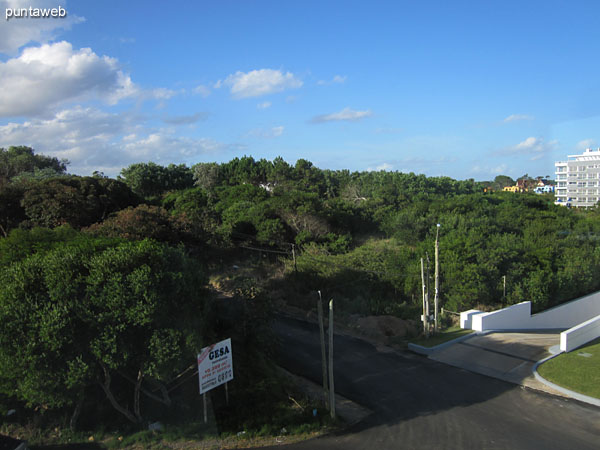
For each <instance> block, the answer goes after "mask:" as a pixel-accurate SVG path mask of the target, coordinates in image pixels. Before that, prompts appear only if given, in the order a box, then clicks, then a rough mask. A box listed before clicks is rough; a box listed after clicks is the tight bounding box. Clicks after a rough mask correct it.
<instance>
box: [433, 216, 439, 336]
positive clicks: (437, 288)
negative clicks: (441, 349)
mask: <svg viewBox="0 0 600 450" xmlns="http://www.w3.org/2000/svg"><path fill="white" fill-rule="evenodd" d="M439 234H440V224H439V223H438V224H437V227H436V230H435V299H434V303H435V305H434V306H435V313H434V314H435V315H434V321H435V322H434V327H433V329H434V331H435V332H436V333H437V332H438V326H439V324H438V307H439V300H440V244H439V242H438V238H439Z"/></svg>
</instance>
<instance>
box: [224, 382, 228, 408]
mask: <svg viewBox="0 0 600 450" xmlns="http://www.w3.org/2000/svg"><path fill="white" fill-rule="evenodd" d="M228 384H229V382H227V383H225V404H226V405H227V406H229V386H228Z"/></svg>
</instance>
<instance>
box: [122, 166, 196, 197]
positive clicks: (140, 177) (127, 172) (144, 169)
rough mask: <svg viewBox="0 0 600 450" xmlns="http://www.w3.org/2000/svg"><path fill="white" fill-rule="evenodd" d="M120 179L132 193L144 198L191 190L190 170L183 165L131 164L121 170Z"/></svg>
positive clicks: (191, 175) (191, 178)
mask: <svg viewBox="0 0 600 450" xmlns="http://www.w3.org/2000/svg"><path fill="white" fill-rule="evenodd" d="M120 177H121V178H122V179H123V181H124V183H125V184H126V185H127V186H129V187H130V188H131V190H132V191H133V192H135V193H136V194H138V195H141V196H142V197H145V198H151V197H158V196H160V195H162V194H163V193H165V192H168V191H171V190H178V189H187V188H191V187H193V185H194V175H193V173H192V170H191V169H189V168H188V167H186V166H185V164H180V165H175V164H169V165H168V166H167V167H163V166H159V165H158V164H155V163H153V162H149V163H136V164H131V165H130V166H129V167H126V168H125V169H123V170H121V174H120Z"/></svg>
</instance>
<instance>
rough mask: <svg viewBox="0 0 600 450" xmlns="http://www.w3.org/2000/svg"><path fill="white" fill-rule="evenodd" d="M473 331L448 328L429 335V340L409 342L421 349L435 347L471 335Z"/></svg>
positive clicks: (423, 338)
mask: <svg viewBox="0 0 600 450" xmlns="http://www.w3.org/2000/svg"><path fill="white" fill-rule="evenodd" d="M472 332H473V330H463V329H462V328H460V327H450V328H446V329H445V330H441V331H440V332H439V333H437V334H434V335H431V336H430V337H429V338H425V337H422V338H419V339H413V340H411V343H413V344H417V345H420V346H422V347H428V348H429V347H435V346H436V345H440V344H443V343H445V342H448V341H452V340H454V339H458V338H459V337H462V336H465V335H467V334H471V333H472Z"/></svg>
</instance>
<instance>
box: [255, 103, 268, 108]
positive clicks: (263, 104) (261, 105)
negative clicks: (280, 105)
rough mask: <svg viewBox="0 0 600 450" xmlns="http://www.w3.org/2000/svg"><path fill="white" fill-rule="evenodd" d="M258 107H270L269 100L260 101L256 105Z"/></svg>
mask: <svg viewBox="0 0 600 450" xmlns="http://www.w3.org/2000/svg"><path fill="white" fill-rule="evenodd" d="M256 107H257V108H258V109H267V108H270V107H271V102H262V103H259V104H258V105H256Z"/></svg>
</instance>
